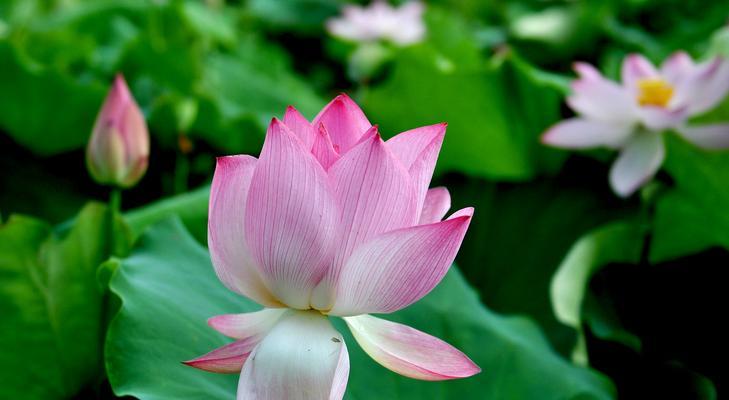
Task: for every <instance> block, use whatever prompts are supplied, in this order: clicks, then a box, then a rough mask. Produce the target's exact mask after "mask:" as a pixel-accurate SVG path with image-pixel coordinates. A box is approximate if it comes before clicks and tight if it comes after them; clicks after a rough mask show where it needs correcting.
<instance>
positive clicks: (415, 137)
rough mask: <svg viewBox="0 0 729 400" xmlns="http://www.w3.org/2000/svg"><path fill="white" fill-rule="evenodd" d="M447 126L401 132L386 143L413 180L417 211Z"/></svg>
mask: <svg viewBox="0 0 729 400" xmlns="http://www.w3.org/2000/svg"><path fill="white" fill-rule="evenodd" d="M447 126H448V124H445V123H441V124H436V125H430V126H423V127H420V128H416V129H411V130H409V131H406V132H403V133H401V134H399V135H397V136H395V137H393V138H392V139H390V140H388V141H387V147H388V148H389V149H390V150H392V152H393V153H394V154H395V156H396V157H397V158H398V159H399V160H400V162H401V163H402V164H403V165H404V166H405V168H407V169H408V172H409V173H410V176H411V177H412V178H413V182H414V185H415V190H416V191H417V192H416V194H417V209H418V211H420V210H421V209H422V208H423V202H424V201H425V194H426V192H427V191H428V186H430V180H431V179H432V178H433V171H435V163H436V161H438V153H440V148H441V145H442V144H443V137H444V136H445V130H446V127H447ZM418 218H420V215H419V213H418Z"/></svg>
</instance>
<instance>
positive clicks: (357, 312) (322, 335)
mask: <svg viewBox="0 0 729 400" xmlns="http://www.w3.org/2000/svg"><path fill="white" fill-rule="evenodd" d="M445 129H446V125H445V124H437V125H431V126H425V127H421V128H417V129H413V130H409V131H407V132H403V133H401V134H399V135H397V136H395V137H393V138H392V139H390V140H388V141H387V142H384V141H383V140H382V139H381V138H380V135H379V133H378V131H377V127H376V126H372V125H371V124H370V122H369V121H368V120H367V118H366V117H365V115H364V114H363V113H362V111H361V110H360V109H359V107H358V106H357V105H356V104H355V103H354V102H353V101H352V100H351V99H350V98H349V97H347V96H346V95H340V96H338V97H336V98H335V99H334V100H333V101H332V102H331V103H329V105H327V106H326V107H325V108H324V109H323V110H322V111H321V112H320V113H319V115H317V116H316V118H314V121H313V122H312V123H309V121H307V120H306V119H305V118H304V117H303V116H302V115H301V114H299V112H298V111H296V110H295V109H294V108H293V107H289V108H288V109H287V110H286V114H285V116H284V118H283V122H282V121H279V120H278V119H275V118H274V119H273V121H272V122H271V125H270V126H269V128H268V132H267V134H266V140H265V143H264V145H263V150H262V151H261V155H260V158H259V159H256V158H254V157H251V156H247V155H239V156H229V157H220V158H218V164H217V167H216V169H215V176H214V178H213V186H212V192H211V198H210V215H209V218H210V219H209V224H208V243H209V247H210V253H211V257H212V261H213V265H214V267H215V271H216V273H217V274H218V277H219V278H220V280H221V281H222V282H223V283H224V284H225V285H226V286H227V287H228V288H229V289H230V290H232V291H235V292H237V293H239V294H241V295H244V296H246V297H248V298H250V299H252V300H254V301H256V302H258V303H259V304H261V305H262V306H264V307H266V308H264V309H263V310H262V311H258V312H254V313H247V314H237V315H236V314H231V315H221V316H217V317H213V318H211V319H210V320H209V321H208V322H209V324H210V326H212V327H213V328H214V329H216V330H218V331H219V332H221V333H223V334H224V335H227V336H229V337H232V338H234V339H236V341H235V342H233V343H231V344H229V345H227V346H224V347H222V348H219V349H217V350H214V351H212V352H210V353H208V354H206V355H204V356H202V357H199V358H197V359H194V360H191V361H188V362H187V364H188V365H191V366H194V367H197V368H201V369H204V370H208V371H214V372H227V373H237V372H240V373H241V376H240V382H239V384H238V399H271V400H285V399H304V398H306V399H341V398H342V396H343V395H344V391H345V388H346V384H347V378H348V375H349V357H348V353H347V347H346V345H345V343H344V340H343V338H342V335H341V334H340V333H339V332H337V331H336V330H335V329H334V328H333V327H332V325H331V323H330V322H329V319H328V317H327V316H338V317H343V318H344V320H345V321H346V323H347V325H348V326H349V328H350V330H351V331H352V333H353V335H354V337H355V338H356V340H357V342H358V343H359V344H360V346H361V347H362V348H363V349H364V350H365V351H366V352H367V353H368V354H369V355H370V356H371V357H372V358H374V359H375V360H376V361H377V362H379V363H380V364H382V365H383V366H385V367H387V368H389V369H391V370H393V371H395V372H397V373H399V374H402V375H405V376H408V377H412V378H417V379H425V380H444V379H454V378H462V377H467V376H471V375H473V374H476V373H478V372H479V371H480V370H479V368H478V367H477V366H476V365H475V364H474V363H473V362H472V361H471V360H470V359H469V358H468V357H467V356H465V355H464V354H463V353H461V352H460V351H458V350H456V349H455V348H453V347H451V346H450V345H448V344H447V343H445V342H443V341H441V340H440V339H437V338H435V337H432V336H430V335H427V334H425V333H423V332H420V331H417V330H415V329H413V328H410V327H408V326H405V325H401V324H398V323H394V322H389V321H386V320H383V319H380V318H376V317H373V316H370V315H368V313H391V312H394V311H397V310H399V309H402V308H404V307H407V306H408V305H410V304H412V303H414V302H416V301H417V300H418V299H420V298H421V297H423V296H425V295H426V294H427V293H428V292H430V291H431V290H432V289H433V288H434V287H435V286H436V285H437V284H438V282H440V280H441V279H442V278H443V276H444V275H445V274H446V272H447V271H448V268H449V267H450V265H451V263H452V262H453V259H454V258H455V256H456V253H457V252H458V249H459V247H460V245H461V241H462V240H463V237H464V235H465V234H466V230H467V229H468V225H469V223H470V220H471V216H472V214H473V209H472V208H464V209H462V210H459V211H457V212H455V213H454V214H452V215H451V216H450V217H449V218H447V219H445V220H443V217H444V216H445V214H446V212H447V211H448V209H449V208H450V196H449V194H448V191H447V190H446V189H445V188H442V187H439V188H433V189H428V185H429V183H430V179H431V177H432V174H433V170H434V168H435V163H436V159H437V157H438V153H439V151H440V147H441V143H442V141H443V136H444V134H445Z"/></svg>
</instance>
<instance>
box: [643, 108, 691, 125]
mask: <svg viewBox="0 0 729 400" xmlns="http://www.w3.org/2000/svg"><path fill="white" fill-rule="evenodd" d="M638 115H640V119H641V121H642V122H643V125H645V126H646V127H647V128H648V129H651V130H654V131H663V130H665V129H668V128H672V127H675V126H678V125H682V124H683V123H684V121H686V118H688V109H687V108H686V107H680V108H675V109H668V108H663V107H655V106H643V107H640V110H639V111H638Z"/></svg>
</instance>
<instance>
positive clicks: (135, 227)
mask: <svg viewBox="0 0 729 400" xmlns="http://www.w3.org/2000/svg"><path fill="white" fill-rule="evenodd" d="M209 197H210V186H203V187H200V188H197V189H195V190H193V191H191V192H187V193H183V194H180V195H177V196H173V197H169V198H166V199H162V200H158V201H156V202H154V203H150V204H148V205H146V206H144V207H140V208H137V209H134V210H130V211H129V212H127V213H125V214H124V219H125V220H126V222H127V223H128V224H129V227H130V228H131V231H132V235H133V236H134V237H135V238H136V237H139V236H140V235H141V234H142V232H144V230H145V229H147V228H148V227H149V226H151V225H154V224H155V223H157V222H160V221H162V220H164V219H167V218H169V217H171V216H173V215H176V216H178V217H180V220H181V221H182V223H183V224H185V228H187V230H188V231H189V232H190V233H191V234H192V236H193V237H195V239H197V241H198V242H200V243H207V238H208V236H207V235H208V198H209Z"/></svg>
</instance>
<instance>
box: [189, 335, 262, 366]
mask: <svg viewBox="0 0 729 400" xmlns="http://www.w3.org/2000/svg"><path fill="white" fill-rule="evenodd" d="M260 339H261V338H260V337H250V338H247V339H242V340H236V341H235V342H233V343H230V344H227V345H225V346H223V347H219V348H217V349H215V350H213V351H211V352H209V353H207V354H205V355H202V356H200V357H198V358H195V359H192V360H189V361H183V364H185V365H189V366H190V367H194V368H197V369H202V370H204V371H209V372H217V373H219V374H236V373H240V371H241V369H242V368H243V363H245V361H246V359H248V356H249V355H250V354H251V352H252V351H253V349H254V348H255V347H256V345H257V344H258V342H259V341H260Z"/></svg>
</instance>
